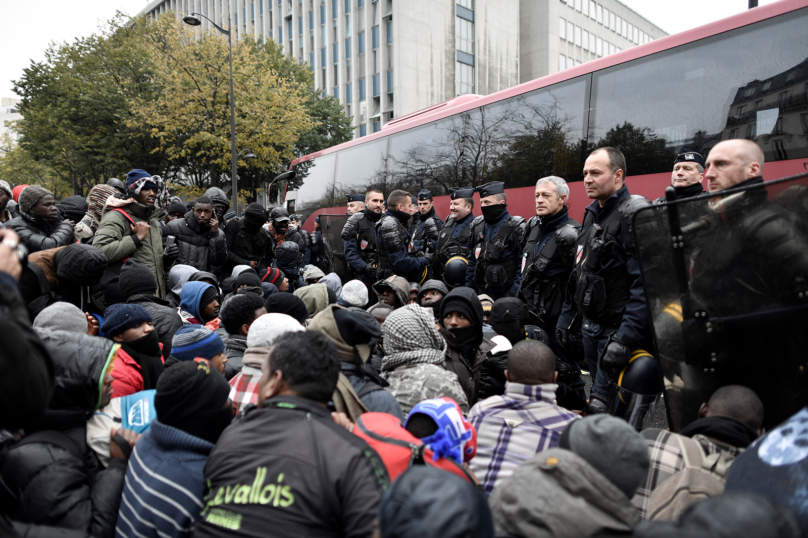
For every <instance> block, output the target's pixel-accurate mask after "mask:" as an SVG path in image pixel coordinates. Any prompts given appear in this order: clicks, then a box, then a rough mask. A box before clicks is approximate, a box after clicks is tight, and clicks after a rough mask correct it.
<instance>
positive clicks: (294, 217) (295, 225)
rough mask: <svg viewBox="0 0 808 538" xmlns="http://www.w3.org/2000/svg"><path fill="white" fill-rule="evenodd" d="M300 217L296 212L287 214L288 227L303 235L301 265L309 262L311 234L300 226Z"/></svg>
mask: <svg viewBox="0 0 808 538" xmlns="http://www.w3.org/2000/svg"><path fill="white" fill-rule="evenodd" d="M300 219H301V216H300V215H298V214H296V213H292V214H291V215H289V229H290V230H297V231H298V232H299V233H300V235H301V236H302V237H303V242H304V243H305V244H306V254H305V256H304V257H303V265H309V264H310V263H311V236H310V235H309V232H307V231H306V230H304V229H303V228H302V227H301V226H300Z"/></svg>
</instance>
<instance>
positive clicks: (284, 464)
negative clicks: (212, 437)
mask: <svg viewBox="0 0 808 538" xmlns="http://www.w3.org/2000/svg"><path fill="white" fill-rule="evenodd" d="M246 455H249V457H245V456H246ZM205 481H206V483H207V484H208V494H207V495H206V497H205V499H204V501H203V508H202V519H201V520H200V522H199V524H198V525H197V526H196V529H195V531H194V536H195V537H196V538H206V537H211V536H222V535H223V534H224V533H225V532H226V529H232V522H233V521H239V522H240V531H241V532H240V533H239V534H240V535H242V536H259V535H264V534H266V532H267V529H272V534H273V536H275V537H276V538H285V537H290V538H291V537H295V538H296V537H298V536H318V537H337V536H343V537H345V538H359V537H363V538H364V537H367V536H370V535H371V534H373V526H374V520H375V519H376V515H377V513H378V508H379V502H380V501H381V497H382V494H383V493H384V490H385V489H386V488H387V486H388V484H389V478H388V476H387V472H386V471H385V469H384V464H383V463H382V461H381V459H380V458H379V456H378V455H377V454H376V452H375V451H374V450H372V449H371V448H370V447H369V446H368V445H367V443H365V441H363V440H362V439H360V438H359V437H358V436H356V435H353V434H352V433H349V432H348V431H347V430H346V429H345V428H342V427H341V426H338V425H336V424H334V422H333V420H332V419H331V413H330V412H329V411H328V409H326V408H325V407H324V406H322V405H320V404H318V403H316V402H313V401H311V400H308V399H306V398H300V397H294V396H276V397H274V398H271V399H269V400H267V401H266V402H264V405H263V407H261V408H259V409H253V410H252V411H250V412H249V413H247V414H246V416H245V418H244V419H243V420H241V421H239V422H237V423H235V424H233V425H231V426H230V427H229V428H227V429H226V430H225V431H224V433H223V434H222V436H221V437H220V438H219V441H218V442H217V443H216V446H215V447H214V448H213V451H212V452H211V454H210V457H209V458H208V463H207V465H206V466H205ZM234 491H235V492H242V493H237V494H236V495H232V494H230V493H228V492H234ZM272 492H274V497H273V495H271V494H270V493H272ZM273 499H274V500H273ZM228 534H230V533H228ZM233 534H235V533H233Z"/></svg>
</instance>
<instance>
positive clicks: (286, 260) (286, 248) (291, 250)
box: [272, 241, 306, 293]
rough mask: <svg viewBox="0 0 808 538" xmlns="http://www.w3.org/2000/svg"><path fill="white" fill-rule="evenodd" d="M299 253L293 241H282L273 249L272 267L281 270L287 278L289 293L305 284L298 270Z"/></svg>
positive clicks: (298, 248)
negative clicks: (273, 259)
mask: <svg viewBox="0 0 808 538" xmlns="http://www.w3.org/2000/svg"><path fill="white" fill-rule="evenodd" d="M299 254H300V247H299V246H298V244H297V243H295V242H294V241H284V242H283V243H281V244H280V245H278V248H277V249H276V250H275V261H273V262H272V267H274V268H276V269H280V270H281V271H283V274H284V276H285V277H286V278H288V279H289V293H294V292H295V290H296V289H298V288H302V287H303V286H305V285H306V283H305V282H303V277H301V276H300V271H298V265H297V263H298V257H299Z"/></svg>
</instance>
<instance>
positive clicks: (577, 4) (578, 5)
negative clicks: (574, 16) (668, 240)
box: [575, 0, 581, 11]
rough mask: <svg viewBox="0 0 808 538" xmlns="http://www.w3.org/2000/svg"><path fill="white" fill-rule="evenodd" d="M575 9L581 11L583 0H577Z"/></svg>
mask: <svg viewBox="0 0 808 538" xmlns="http://www.w3.org/2000/svg"><path fill="white" fill-rule="evenodd" d="M575 10H576V11H581V0H575Z"/></svg>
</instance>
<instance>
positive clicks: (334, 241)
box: [320, 214, 351, 284]
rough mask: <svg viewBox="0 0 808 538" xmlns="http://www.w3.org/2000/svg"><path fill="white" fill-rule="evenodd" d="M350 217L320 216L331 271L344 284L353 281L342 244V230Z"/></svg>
mask: <svg viewBox="0 0 808 538" xmlns="http://www.w3.org/2000/svg"><path fill="white" fill-rule="evenodd" d="M346 222H348V217H347V216H345V215H344V214H342V215H320V231H321V232H322V234H323V244H324V245H325V255H326V258H328V263H329V266H330V267H331V270H332V271H333V272H335V273H337V275H338V276H339V277H340V279H341V280H342V283H343V284H344V283H346V282H348V281H349V280H350V279H351V276H350V270H349V269H348V262H347V261H346V260H345V246H344V245H343V242H342V228H343V227H345V223H346Z"/></svg>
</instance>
